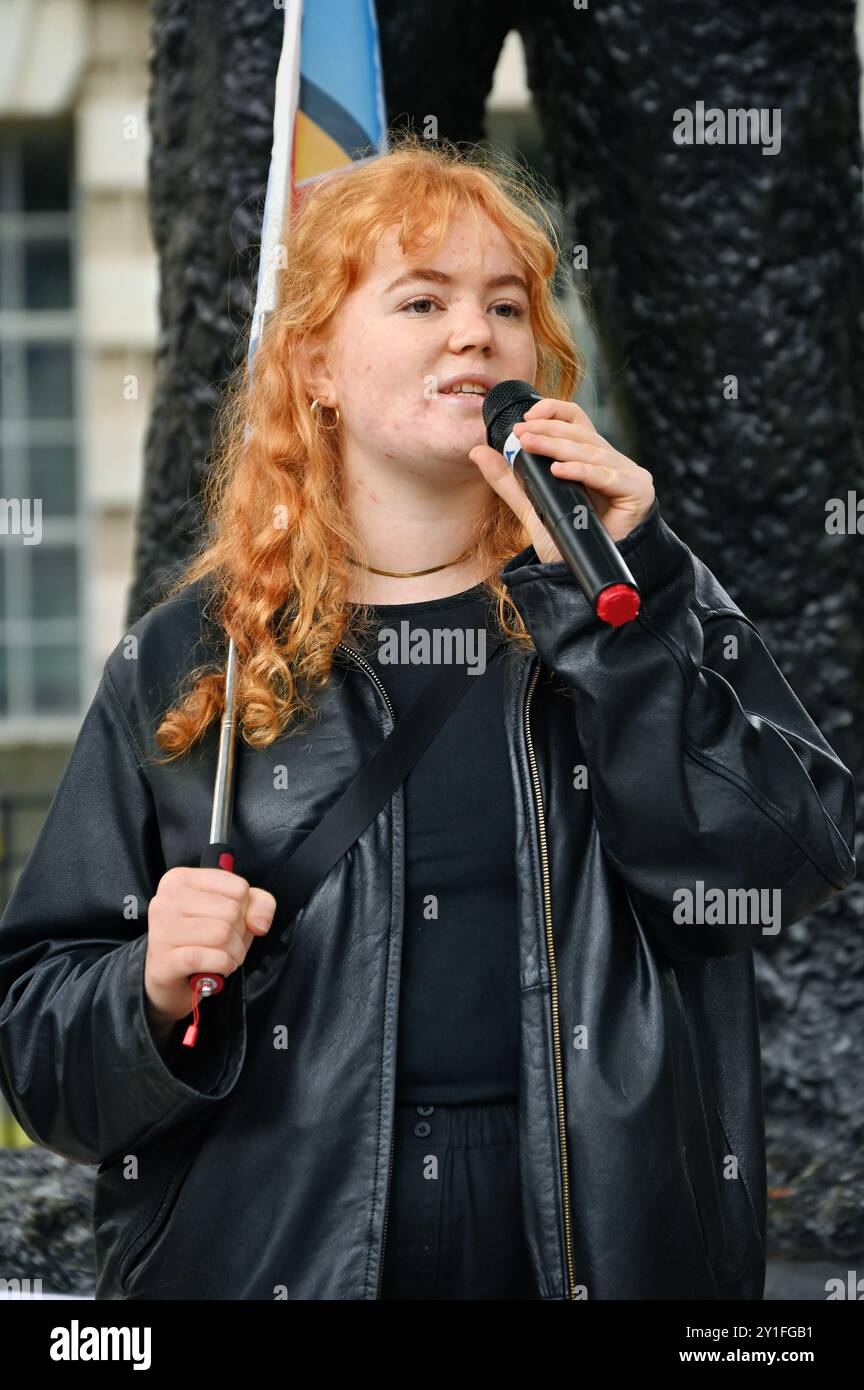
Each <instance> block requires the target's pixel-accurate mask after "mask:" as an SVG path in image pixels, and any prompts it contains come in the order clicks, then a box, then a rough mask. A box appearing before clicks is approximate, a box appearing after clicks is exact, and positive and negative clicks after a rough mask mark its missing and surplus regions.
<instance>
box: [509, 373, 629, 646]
mask: <svg viewBox="0 0 864 1390" xmlns="http://www.w3.org/2000/svg"><path fill="white" fill-rule="evenodd" d="M542 399H543V397H542V396H541V395H540V394H539V392H538V391H535V389H534V387H533V386H532V385H531V383H530V382H529V381H499V382H498V384H497V386H493V387H492V389H491V390H490V391H488V392H487V394H486V399H485V400H484V402H483V422H484V424H485V426H486V440H487V443H488V444H489V446H490V447H491V448H492V449H496V450H497V451H498V453H499V454H503V455H504V457H505V459H506V460H507V462H508V464H509V465H510V467H511V468H512V470H513V472H514V473H515V474H516V477H517V478H518V479H519V481H520V483H521V484H522V487H523V488H524V489H525V493H526V496H527V497H528V500H529V502H530V503H531V505H532V507H533V508H534V510H535V512H536V513H537V515H538V517H539V518H540V520H541V521H542V523H543V525H544V526H545V527H546V530H547V531H548V532H549V534H550V536H551V537H552V539H553V540H554V542H555V544H556V545H557V547H558V549H559V550H560V552H561V554H562V555H563V557H564V559H565V560H566V561H567V564H568V565H569V566H570V569H571V570H572V571H573V574H574V575H575V577H576V579H578V581H579V583H580V584H581V586H582V589H583V591H584V593H585V596H586V598H587V599H588V602H589V603H590V604H591V607H592V609H593V610H594V612H595V613H596V615H597V617H598V618H602V620H603V622H604V623H610V624H611V626H612V627H619V626H620V625H621V624H622V623H627V622H630V620H631V619H632V618H635V617H636V614H637V613H638V612H639V605H640V598H639V589H638V587H637V584H636V581H635V579H634V578H633V575H632V574H631V573H630V570H629V569H628V568H627V566H626V564H625V563H624V557H623V556H622V554H621V552H620V550H618V549H617V548H616V546H615V542H614V541H613V539H612V537H611V536H610V535H609V532H608V531H607V530H606V527H605V526H604V525H603V522H602V521H601V520H600V518H599V516H598V515H597V512H596V511H595V509H594V506H593V505H592V502H591V499H590V497H589V496H588V493H587V492H586V490H585V488H584V487H583V486H582V484H581V483H575V482H569V481H568V480H567V479H566V478H558V477H556V476H555V474H554V473H552V472H551V471H550V470H551V465H552V462H553V461H552V459H551V458H547V457H546V456H545V455H543V454H531V453H529V452H528V450H527V449H523V448H522V445H521V444H520V442H519V439H518V436H517V435H515V434H513V426H514V425H515V424H517V423H518V421H519V420H524V418H525V411H526V410H530V409H531V407H532V405H533V404H534V402H535V401H541V400H542Z"/></svg>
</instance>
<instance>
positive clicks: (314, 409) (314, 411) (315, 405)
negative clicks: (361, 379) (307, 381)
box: [309, 396, 342, 430]
mask: <svg viewBox="0 0 864 1390" xmlns="http://www.w3.org/2000/svg"><path fill="white" fill-rule="evenodd" d="M320 406H321V402H320V401H319V400H318V398H317V396H316V398H315V400H314V401H313V402H312V404H311V405H310V407H309V414H310V415H311V416H312V417H313V418H314V419H317V418H318V411H319V409H320ZM327 409H328V410H335V411H336V421H335V423H334V424H332V425H329V426H327V427H326V428H329V429H331V430H332V429H335V428H336V425H338V424H339V421H340V420H341V418H342V413H341V411H340V409H339V407H338V405H334V406H329V405H328V407H327Z"/></svg>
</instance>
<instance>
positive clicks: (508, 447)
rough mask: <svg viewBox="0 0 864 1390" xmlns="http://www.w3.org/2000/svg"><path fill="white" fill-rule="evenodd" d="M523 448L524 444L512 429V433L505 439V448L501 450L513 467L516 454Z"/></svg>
mask: <svg viewBox="0 0 864 1390" xmlns="http://www.w3.org/2000/svg"><path fill="white" fill-rule="evenodd" d="M521 448H522V445H521V444H520V443H519V436H518V434H513V433H512V431H511V433H510V434H508V436H507V438H506V439H505V440H504V448H503V449H502V450H501V452H502V454H503V455H504V457H505V459H506V460H507V462H508V463H509V465H510V467H511V468H512V467H513V460H514V459H515V457H516V455H517V454H518V453H519V450H520V449H521Z"/></svg>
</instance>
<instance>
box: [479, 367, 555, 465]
mask: <svg viewBox="0 0 864 1390" xmlns="http://www.w3.org/2000/svg"><path fill="white" fill-rule="evenodd" d="M542 399H543V397H542V396H541V395H540V392H539V391H536V390H535V389H534V387H533V386H532V385H531V382H530V381H517V380H510V381H499V382H498V383H497V385H496V386H493V387H492V389H491V391H487V392H486V396H485V399H484V401H483V423H484V425H485V426H486V442H487V444H488V445H489V446H490V448H492V449H497V451H498V453H499V454H500V453H502V452H503V448H504V443H505V441H506V439H507V436H508V435H509V433H510V431H511V430H512V429H513V426H514V425H515V424H516V423H517V422H518V421H519V420H521V419H523V418H524V415H525V411H526V410H530V409H531V407H532V405H533V404H534V402H535V401H542Z"/></svg>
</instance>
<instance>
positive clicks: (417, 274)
mask: <svg viewBox="0 0 864 1390" xmlns="http://www.w3.org/2000/svg"><path fill="white" fill-rule="evenodd" d="M412 280H431V281H433V282H434V283H435V284H439V285H450V284H452V283H453V276H452V275H448V274H447V273H446V272H445V271H443V270H433V269H432V267H431V266H420V267H418V268H417V269H415V270H406V271H405V273H404V274H403V275H399V276H397V278H396V279H395V280H393V281H392V283H391V284H389V285H388V286H387V288H386V289H385V290H384V293H385V294H390V292H391V290H396V289H398V288H399V287H400V285H408V284H410V283H411V281H412ZM504 285H515V286H517V287H518V288H519V289H521V290H523V291H524V293H525V296H526V298H528V299H530V298H531V291H530V289H529V287H528V282H527V280H523V278H522V276H521V275H513V274H508V275H493V276H492V278H491V280H487V281H486V288H487V290H495V289H500V288H502V287H503V286H504Z"/></svg>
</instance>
